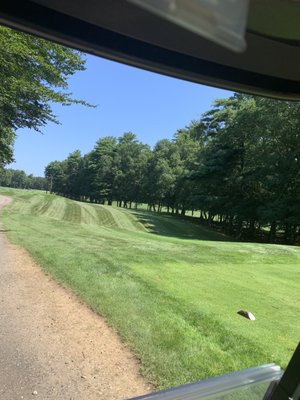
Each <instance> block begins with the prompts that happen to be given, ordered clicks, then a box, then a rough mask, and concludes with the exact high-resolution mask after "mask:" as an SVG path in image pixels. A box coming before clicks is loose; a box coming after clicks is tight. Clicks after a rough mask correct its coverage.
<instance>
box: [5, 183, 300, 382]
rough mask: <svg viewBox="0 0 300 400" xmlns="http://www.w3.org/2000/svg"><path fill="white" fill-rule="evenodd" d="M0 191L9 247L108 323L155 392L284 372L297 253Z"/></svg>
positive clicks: (295, 325) (126, 213)
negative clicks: (263, 371)
mask: <svg viewBox="0 0 300 400" xmlns="http://www.w3.org/2000/svg"><path fill="white" fill-rule="evenodd" d="M0 194H6V195H10V196H12V197H13V198H14V202H13V204H12V205H11V206H9V207H7V208H6V209H5V210H4V211H3V216H2V220H3V221H4V225H5V228H6V230H7V231H8V235H9V237H10V239H11V240H12V241H13V242H15V243H18V244H20V245H22V246H24V247H25V248H26V249H27V250H28V251H29V252H30V253H31V254H32V255H33V256H34V257H35V259H36V260H37V261H38V262H39V263H40V264H41V265H42V266H43V268H44V269H45V270H47V271H49V272H50V273H51V274H52V275H53V276H54V277H55V278H56V279H57V280H58V281H59V282H60V283H62V284H63V285H65V286H67V287H70V288H72V290H73V291H74V292H75V293H76V294H77V295H78V296H80V297H81V298H82V299H83V300H84V301H85V302H86V303H87V304H89V305H90V307H91V308H92V309H94V310H95V311H97V312H98V313H100V314H102V315H103V316H105V317H106V319H107V321H108V323H109V324H110V325H112V326H113V327H115V328H116V329H117V331H118V332H119V334H120V336H121V337H122V339H123V340H124V341H125V342H126V343H128V345H129V346H130V348H131V349H132V351H133V352H134V353H135V354H136V355H137V357H138V358H139V359H140V360H141V368H142V373H143V374H144V375H145V376H146V377H147V378H148V379H150V380H151V381H153V382H154V383H155V384H156V385H157V387H159V388H164V387H169V386H173V385H177V384H182V383H186V382H190V381H195V380H198V379H202V378H207V377H210V376H215V375H220V374H223V373H227V372H231V371H234V370H238V369H242V368H247V367H252V366H256V365H259V364H263V363H268V362H275V363H277V364H279V365H281V366H282V367H283V368H284V367H285V366H286V364H287V362H288V360H289V358H290V356H291V355H292V352H293V350H294V348H295V347H296V344H297V341H298V340H299V337H300V322H299V311H300V287H299V286H300V285H299V282H300V279H299V278H300V249H299V248H298V247H292V246H278V245H267V244H266V245H263V244H253V243H251V244H249V243H237V242H234V243H231V242H228V241H226V240H224V239H225V238H224V237H223V236H221V235H219V234H217V233H214V232H211V231H208V230H204V229H202V228H201V227H200V226H197V225H195V224H193V223H190V222H187V221H184V220H183V221H181V220H180V219H177V218H172V217H168V216H159V215H155V214H153V213H147V212H146V211H144V210H141V211H134V210H132V211H131V210H123V209H117V208H116V207H109V206H101V205H92V204H87V203H79V202H73V201H71V200H68V199H64V198H60V197H56V196H54V195H45V194H43V193H41V192H36V191H24V190H10V189H1V190H0ZM241 308H243V309H247V310H250V311H251V312H252V313H253V314H254V315H255V316H256V318H257V319H256V321H254V322H252V321H249V320H247V319H245V318H242V317H240V316H239V315H238V314H237V311H238V310H239V309H241Z"/></svg>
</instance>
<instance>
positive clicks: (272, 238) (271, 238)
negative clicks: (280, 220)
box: [269, 221, 276, 243]
mask: <svg viewBox="0 0 300 400" xmlns="http://www.w3.org/2000/svg"><path fill="white" fill-rule="evenodd" d="M275 238H276V222H275V221H273V222H271V227H270V232H269V243H274V241H275Z"/></svg>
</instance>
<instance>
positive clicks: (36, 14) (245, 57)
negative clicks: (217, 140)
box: [0, 0, 300, 100]
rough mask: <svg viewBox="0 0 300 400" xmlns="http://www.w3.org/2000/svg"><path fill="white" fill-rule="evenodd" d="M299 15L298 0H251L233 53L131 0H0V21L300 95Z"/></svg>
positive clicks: (177, 70) (264, 91)
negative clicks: (242, 44)
mask: <svg viewBox="0 0 300 400" xmlns="http://www.w3.org/2000/svg"><path fill="white" fill-rule="evenodd" d="M164 1H165V0H164ZM184 1H186V0H184ZM188 1H189V2H190V0H188ZM240 1H242V0H240ZM243 1H244V0H243ZM245 1H246V3H247V0H245ZM299 21H300V2H299V1H292V0H272V1H269V0H250V2H249V12H248V19H247V27H246V35H245V39H246V43H247V47H246V50H245V51H243V52H241V53H236V52H234V51H232V50H229V49H226V48H225V47H223V46H220V45H218V44H215V43H213V42H212V41H210V40H208V39H205V38H204V37H203V36H200V35H198V34H197V33H195V32H192V31H191V30H189V29H185V28H184V27H182V26H179V25H178V24H175V23H174V22H172V21H170V20H166V19H164V18H162V17H161V16H160V15H157V14H155V13H152V12H150V11H149V10H147V9H145V8H143V7H139V6H138V5H136V4H133V3H132V2H130V1H125V0H63V1H62V0H33V1H28V0H2V2H1V4H0V23H2V24H5V25H7V26H10V27H13V28H17V29H20V30H22V31H25V32H29V33H33V34H37V35H39V36H41V37H44V38H47V39H50V40H53V41H56V42H58V43H62V44H65V45H68V46H71V47H74V48H77V49H80V50H82V51H84V52H87V53H92V54H95V55H99V56H102V57H105V58H108V59H112V60H116V61H120V62H122V63H126V64H129V65H133V66H137V67H141V68H144V69H147V70H150V71H155V72H159V73H161V74H166V75H170V76H174V77H178V78H181V79H186V80H189V81H193V82H199V83H203V84H206V85H211V86H216V87H221V88H226V89H229V90H233V91H243V92H246V93H251V94H260V95H264V96H271V97H274V98H281V99H288V100H300V46H299V44H300V24H299Z"/></svg>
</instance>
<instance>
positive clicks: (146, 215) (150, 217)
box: [131, 210, 233, 242]
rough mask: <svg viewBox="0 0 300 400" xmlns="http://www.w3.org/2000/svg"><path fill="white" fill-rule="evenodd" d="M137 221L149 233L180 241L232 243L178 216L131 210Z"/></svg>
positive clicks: (220, 235)
mask: <svg viewBox="0 0 300 400" xmlns="http://www.w3.org/2000/svg"><path fill="white" fill-rule="evenodd" d="M131 213H132V214H133V215H134V216H135V217H136V218H137V220H138V221H139V222H140V223H141V224H143V225H144V226H145V227H146V229H147V230H148V232H149V233H153V234H155V235H160V236H169V237H176V238H180V239H193V240H195V239H197V240H209V241H223V242H225V241H226V242H228V241H233V238H230V237H228V236H226V235H223V234H221V233H219V232H215V231H213V230H211V229H209V228H207V227H204V226H203V225H200V223H198V222H195V220H194V219H193V220H192V219H191V221H190V220H189V218H182V217H180V216H174V215H168V214H157V213H154V212H151V211H144V210H143V211H140V210H131Z"/></svg>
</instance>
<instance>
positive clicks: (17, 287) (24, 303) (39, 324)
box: [0, 196, 150, 400]
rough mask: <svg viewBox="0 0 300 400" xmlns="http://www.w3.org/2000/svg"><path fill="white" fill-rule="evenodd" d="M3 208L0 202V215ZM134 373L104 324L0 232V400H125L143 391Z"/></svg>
mask: <svg viewBox="0 0 300 400" xmlns="http://www.w3.org/2000/svg"><path fill="white" fill-rule="evenodd" d="M9 202H10V199H9V198H7V197H3V196H0V208H1V207H3V206H4V205H6V204H8V203H9ZM138 371H139V367H138V364H137V362H136V360H135V359H134V357H133V356H132V355H131V354H130V352H129V351H128V349H126V347H125V346H124V344H122V343H121V341H120V339H119V338H118V336H117V335H116V333H115V332H114V331H113V330H112V329H110V328H109V327H108V326H107V325H106V323H105V321H104V319H102V318H100V317H99V316H97V315H95V314H94V313H93V312H92V311H90V310H89V309H88V308H87V307H86V306H84V305H83V304H81V303H80V302H79V301H78V299H77V298H75V296H73V295H72V294H70V293H68V291H66V290H65V289H63V288H61V287H60V286H59V285H58V284H57V283H55V282H54V281H53V280H52V279H51V278H50V277H49V276H47V275H46V274H45V273H44V272H43V271H42V270H41V268H40V267H39V266H37V265H36V264H35V263H34V261H33V260H32V258H31V257H30V256H29V255H28V253H26V252H25V251H24V250H23V249H21V248H19V247H17V246H13V245H11V244H9V243H8V241H7V239H6V237H5V232H4V231H3V228H1V226H0V399H1V400H15V399H16V400H17V399H24V400H27V399H32V398H36V399H42V400H48V399H55V400H60V399H63V400H71V399H74V400H75V399H80V400H83V399H84V400H89V399H106V400H110V399H124V398H128V397H132V396H137V395H139V394H143V393H146V392H147V391H149V389H150V387H149V385H147V384H146V383H145V381H144V380H143V379H142V378H141V377H140V376H139V373H138Z"/></svg>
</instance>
